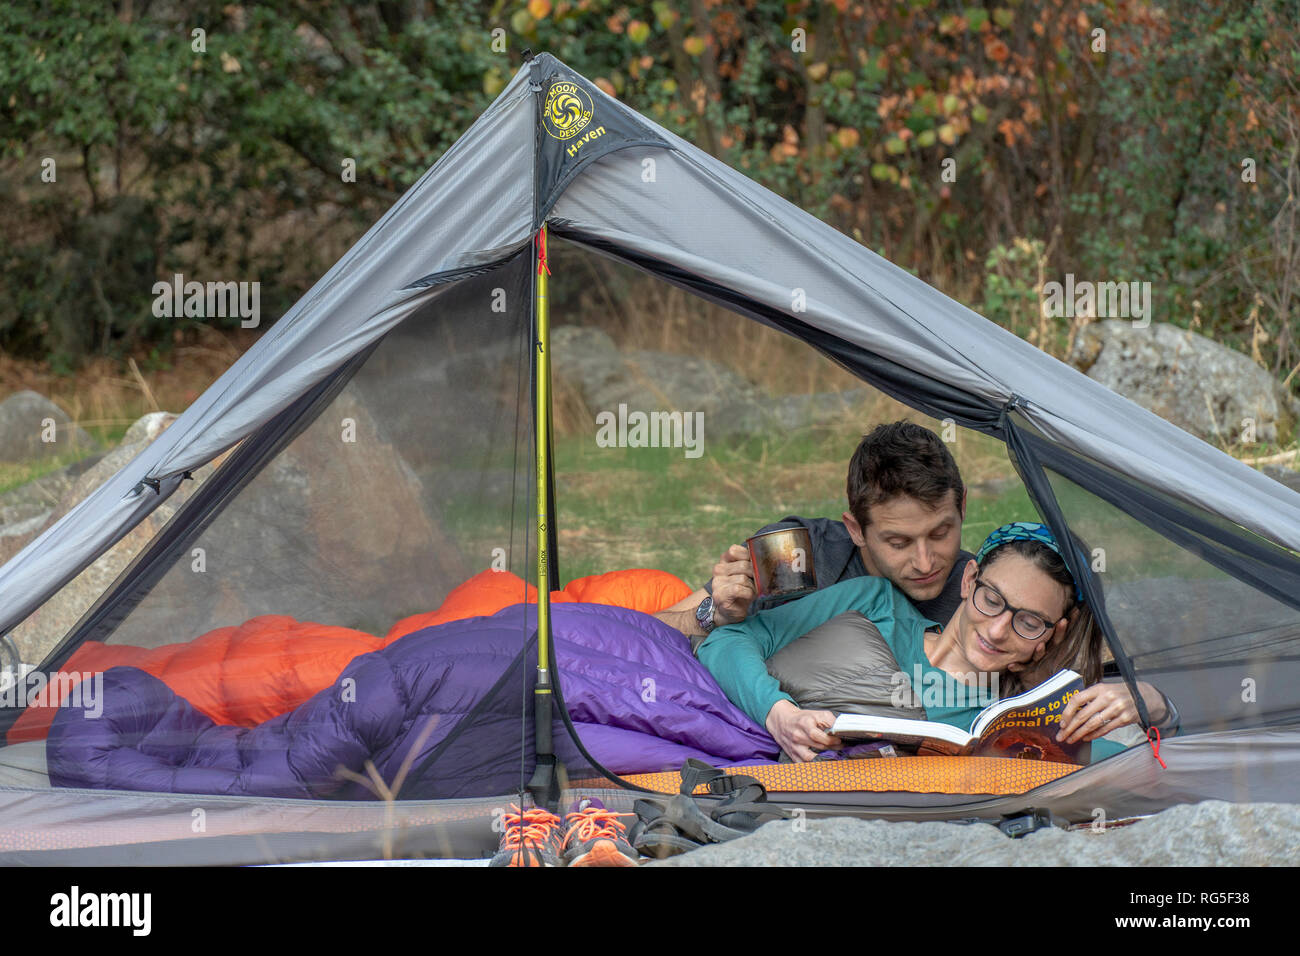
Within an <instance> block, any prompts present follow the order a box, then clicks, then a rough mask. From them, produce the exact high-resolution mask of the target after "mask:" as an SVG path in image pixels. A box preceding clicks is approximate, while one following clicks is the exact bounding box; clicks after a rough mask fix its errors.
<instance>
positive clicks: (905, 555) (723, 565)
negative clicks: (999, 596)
mask: <svg viewBox="0 0 1300 956" xmlns="http://www.w3.org/2000/svg"><path fill="white" fill-rule="evenodd" d="M847 491H848V501H849V510H848V511H846V512H844V514H843V515H842V520H841V521H834V520H832V519H830V518H800V517H797V516H792V517H788V518H785V519H784V520H782V521H780V522H778V523H776V524H771V525H767V526H766V527H764V528H762V529H761V531H760V532H759V533H760V534H761V533H762V532H763V531H773V530H776V529H778V528H788V527H792V526H794V525H802V526H803V527H805V528H807V529H808V533H809V535H810V537H811V538H812V547H813V566H814V568H815V570H816V572H817V586H818V587H819V588H825V587H829V586H830V585H832V584H836V583H838V582H840V581H844V580H848V579H849V578H855V577H860V576H862V575H866V574H871V575H876V576H878V577H884V578H888V579H889V580H890V581H892V582H893V583H894V585H895V586H896V587H898V588H899V590H901V591H902V592H903V593H904V594H906V595H907V597H908V598H909V599H910V600H911V601H912V603H913V604H914V605H915V606H916V608H917V610H918V611H920V612H921V613H922V614H923V615H925V616H926V617H928V618H930V619H931V620H944V621H946V620H947V619H948V618H949V617H950V616H951V615H952V612H953V611H955V610H956V609H957V606H958V605H959V604H960V603H961V577H962V571H963V570H964V568H965V565H966V561H970V560H974V557H975V556H974V555H972V554H970V553H968V552H965V551H962V550H961V524H962V520H963V519H964V518H965V516H966V487H965V485H964V484H963V483H962V480H961V473H960V472H959V471H958V470H957V463H956V462H955V461H953V458H952V455H951V454H950V453H949V451H948V448H947V446H946V445H944V443H943V442H942V441H940V439H939V436H937V435H936V434H934V432H932V431H930V430H929V429H927V428H923V427H921V426H920V425H914V424H912V423H911V422H894V423H892V424H889V425H880V426H878V427H877V428H876V429H875V430H874V431H872V432H871V434H869V435H867V436H866V437H864V438H863V439H862V442H861V443H860V444H859V445H858V448H857V450H856V451H855V452H854V453H853V459H852V460H851V461H850V462H849V477H848V488H847ZM959 558H960V559H961V560H960V561H959V560H958V559H959ZM754 594H755V588H754V572H753V567H752V565H751V564H750V560H749V550H748V549H747V548H746V547H745V546H744V545H743V544H733V545H732V546H731V547H730V548H728V549H727V552H726V553H725V554H723V555H722V558H721V559H720V560H719V562H718V564H717V565H715V566H714V569H713V578H712V579H711V580H710V581H708V582H706V583H705V584H704V585H703V586H702V587H701V588H700V589H699V590H697V591H695V592H694V593H693V594H691V595H689V596H688V597H686V598H684V599H682V600H681V601H679V602H678V603H677V604H674V605H673V606H672V607H670V608H666V609H665V610H663V611H660V612H659V613H658V614H657V615H656V617H658V618H659V619H660V620H662V621H664V622H665V623H668V624H671V625H673V626H674V627H676V628H677V629H678V630H679V631H681V632H682V633H683V634H686V635H688V636H695V635H703V634H707V633H709V632H710V631H712V630H713V628H714V627H716V626H718V625H720V624H734V623H736V622H737V621H743V620H744V619H745V618H746V617H747V616H748V614H749V611H750V605H751V603H752V602H753V600H754Z"/></svg>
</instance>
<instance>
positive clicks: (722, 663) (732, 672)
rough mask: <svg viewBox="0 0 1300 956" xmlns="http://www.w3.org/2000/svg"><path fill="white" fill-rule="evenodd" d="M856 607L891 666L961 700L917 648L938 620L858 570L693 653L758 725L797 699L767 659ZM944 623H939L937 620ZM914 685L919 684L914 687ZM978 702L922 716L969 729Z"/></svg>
mask: <svg viewBox="0 0 1300 956" xmlns="http://www.w3.org/2000/svg"><path fill="white" fill-rule="evenodd" d="M845 611H857V612H859V613H860V614H862V615H863V616H864V617H866V618H867V620H869V621H871V623H873V624H875V625H876V629H877V630H879V631H880V636H881V637H882V638H884V640H885V643H886V644H888V645H889V647H890V650H892V651H893V652H894V659H895V660H896V661H897V662H898V666H899V669H900V670H902V671H903V673H905V674H906V675H908V678H909V679H912V680H913V682H915V681H914V676H915V674H916V673H917V672H918V668H919V673H920V674H921V676H922V679H923V680H924V681H925V682H926V683H930V682H933V681H936V680H940V681H943V684H942V686H943V687H944V691H945V692H944V694H943V699H944V700H951V701H963V700H968V699H970V698H971V697H972V696H973V695H972V694H971V693H970V689H969V688H967V687H966V686H965V685H963V684H961V683H960V682H959V681H957V680H956V679H955V678H953V676H952V675H951V674H949V673H948V672H947V671H944V670H942V669H941V668H938V667H935V666H934V665H933V664H931V663H930V659H929V658H928V657H926V654H925V631H926V629H927V628H930V627H934V626H935V625H936V624H937V623H938V622H936V621H931V620H929V619H928V618H925V617H923V616H922V615H921V614H920V612H919V611H917V610H916V608H915V607H913V606H912V603H911V602H910V601H909V600H908V599H907V596H906V595H905V594H903V592H902V591H900V590H898V588H896V587H894V585H893V584H892V583H890V582H889V581H888V580H887V579H886V578H878V577H859V578H852V579H850V580H847V581H841V582H839V583H838V584H834V585H832V586H830V587H828V588H823V589H822V590H820V591H816V592H814V593H813V594H810V595H808V596H807V597H805V598H801V599H799V600H797V601H791V602H790V603H788V604H783V605H781V606H780V607H776V608H772V609H770V610H767V611H761V612H759V613H757V614H752V615H750V616H749V617H748V618H746V619H745V620H743V621H741V622H740V623H739V624H728V625H726V626H724V627H719V628H716V629H715V630H714V631H713V632H712V633H711V634H709V636H708V637H707V638H706V639H705V640H704V642H703V643H702V644H700V647H699V650H698V651H697V652H696V656H697V657H698V658H699V660H700V663H702V664H703V665H704V666H705V667H707V668H708V669H709V672H710V673H711V674H712V675H713V677H714V679H715V680H716V681H717V682H718V686H719V687H721V688H722V691H723V693H725V694H726V695H727V698H728V699H729V700H731V702H732V703H734V704H735V705H736V706H737V707H739V708H740V709H741V710H743V711H744V712H745V713H746V714H748V715H749V717H750V718H751V719H752V720H754V721H755V722H756V723H758V724H759V725H760V726H766V723H767V714H768V711H770V710H771V709H772V707H773V705H774V704H776V702H777V701H780V700H788V701H790V702H791V703H794V704H795V705H796V706H798V701H796V700H794V698H793V697H791V696H790V695H789V694H787V693H785V692H784V691H783V690H781V683H780V681H778V680H777V679H776V678H775V677H773V676H772V675H771V674H769V673H768V672H767V659H768V658H769V657H771V656H772V655H773V654H775V653H776V652H777V651H779V650H781V648H783V647H785V646H786V645H787V644H789V643H790V642H792V641H795V640H798V639H799V638H800V637H802V636H803V635H805V634H807V633H808V632H809V631H811V630H812V629H813V628H815V627H817V626H819V625H821V624H824V623H825V622H827V621H829V620H830V619H831V618H833V617H835V616H836V615H837V614H843V613H844V612H845ZM943 623H944V624H946V623H947V622H946V621H945V622H943ZM916 690H917V691H918V692H919V691H920V688H919V687H918V688H916ZM979 712H980V707H979V706H960V707H957V706H937V707H936V706H930V705H927V706H926V718H927V719H928V720H937V721H942V722H943V723H946V724H952V725H953V726H954V727H960V728H961V729H963V730H969V729H970V726H971V724H972V723H973V722H974V720H975V718H976V716H977V715H978V714H979ZM1123 749H1124V748H1123V747H1122V746H1121V745H1119V744H1117V743H1114V742H1113V741H1106V740H1096V741H1093V746H1092V759H1093V760H1094V761H1095V760H1099V759H1101V758H1102V757H1108V756H1110V755H1111V754H1113V753H1118V752H1119V751H1120V750H1123Z"/></svg>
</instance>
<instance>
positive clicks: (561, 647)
mask: <svg viewBox="0 0 1300 956" xmlns="http://www.w3.org/2000/svg"><path fill="white" fill-rule="evenodd" d="M535 622H536V606H535V605H523V604H518V605H513V606H511V607H507V608H504V609H502V610H501V611H499V612H497V613H496V614H494V615H492V616H491V617H476V618H468V619H466V620H461V621H452V622H449V623H447V624H440V625H438V626H436V627H429V628H425V629H423V630H419V631H414V632H412V633H411V634H408V635H406V636H404V637H402V638H400V639H399V640H397V641H394V642H393V643H392V644H390V645H388V646H387V647H385V648H383V649H382V650H379V651H374V652H372V653H369V654H363V655H361V656H359V657H357V658H355V659H354V660H353V661H352V662H351V663H350V664H349V665H348V666H347V668H346V669H345V670H344V671H343V673H342V674H340V675H339V677H338V679H337V680H336V681H335V682H334V684H333V685H332V686H330V687H327V688H325V689H324V690H322V691H321V692H320V693H318V694H316V695H315V696H314V697H312V698H311V699H310V700H307V701H306V702H304V703H303V704H302V705H300V706H299V707H297V708H296V709H294V710H292V711H290V712H289V713H286V714H281V715H280V716H278V717H275V718H273V719H271V720H268V721H266V722H265V723H263V724H260V725H258V726H256V727H232V726H227V725H221V724H215V723H213V722H212V720H211V719H209V718H208V717H206V716H204V715H203V714H202V713H200V712H199V711H197V710H195V709H194V707H192V706H191V705H190V704H189V702H188V701H186V700H185V699H184V698H181V697H178V696H177V695H176V694H175V693H173V692H172V691H171V689H170V688H168V687H167V685H166V684H164V683H163V682H162V681H160V680H158V679H157V678H155V677H153V676H151V675H149V674H146V673H145V672H144V671H141V670H138V669H137V668H134V667H115V668H111V669H110V670H108V671H106V672H105V673H104V692H103V697H102V708H103V712H102V714H101V715H100V716H98V717H95V718H91V717H90V716H89V715H88V714H87V713H86V712H84V711H83V710H82V709H81V708H79V707H76V706H64V707H62V708H60V710H59V713H58V714H57V715H56V716H55V718H54V722H53V725H52V727H51V729H50V734H49V737H48V739H47V741H46V754H47V757H48V763H49V773H50V780H51V782H52V783H53V784H54V785H55V786H62V787H90V788H99V789H112V790H146V791H162V792H171V793H217V794H239V795H258V796H268V797H300V798H309V799H320V798H335V799H345V800H364V799H373V796H374V795H373V794H372V793H371V792H370V790H369V789H367V788H366V787H364V786H362V785H360V784H358V783H356V782H354V781H351V780H348V779H347V778H346V777H344V776H342V775H340V774H339V772H338V771H339V768H340V767H342V768H347V769H348V770H351V771H353V772H357V773H364V770H363V767H364V764H365V761H366V760H367V759H370V760H372V761H373V762H374V764H375V767H376V769H377V770H378V772H379V774H380V776H381V777H383V779H384V781H385V782H387V783H390V784H391V783H392V781H393V780H394V779H395V778H396V776H397V774H398V770H399V768H400V767H401V765H402V762H403V761H404V760H405V759H407V758H408V756H411V752H412V749H413V748H416V747H418V750H417V751H416V752H415V753H414V755H413V758H412V760H411V770H410V772H409V774H408V777H407V780H406V783H405V784H404V785H403V787H402V790H401V793H400V796H401V797H402V798H405V799H415V798H430V799H433V798H446V797H464V796H488V795H496V794H501V793H508V792H511V791H516V790H518V789H520V788H521V787H522V786H523V785H524V784H525V783H526V782H527V778H528V776H529V775H530V773H531V770H532V765H533V762H534V761H533V726H532V724H533V720H532V702H531V697H532V694H531V688H532V685H533V683H534V680H535V674H536V666H537V649H536V640H535V637H534V636H533V632H534V628H535ZM551 622H552V628H551V629H552V634H553V639H554V646H553V652H554V657H555V660H556V662H557V664H558V671H559V678H560V682H561V689H562V691H563V696H564V701H565V704H566V705H567V709H568V711H569V714H570V716H571V718H572V720H573V723H574V726H575V727H576V729H577V732H578V737H579V739H580V740H581V742H582V744H583V745H584V746H585V748H586V750H587V752H588V753H590V754H591V756H592V758H594V760H595V761H596V762H598V763H600V764H602V765H603V766H604V767H606V768H608V769H609V770H612V771H614V772H616V773H641V772H651V771H658V770H665V769H673V770H675V769H678V768H679V767H680V766H681V765H682V763H683V762H684V761H685V760H686V759H687V758H689V757H697V758H699V759H702V760H705V761H708V762H710V763H713V764H715V765H724V766H725V765H728V764H743V763H768V762H771V761H772V760H773V759H774V758H775V757H776V756H777V751H778V748H777V746H776V743H775V742H774V741H773V740H772V738H771V737H770V736H769V735H768V734H767V732H766V731H765V730H764V729H763V728H762V727H759V726H758V725H757V724H755V723H754V722H753V721H752V720H750V719H749V718H748V717H747V716H746V715H745V714H744V713H743V712H741V711H740V710H739V709H738V708H737V707H735V706H734V705H733V704H732V703H731V702H730V701H728V700H727V698H726V697H725V696H724V695H723V693H722V691H721V690H720V689H719V688H718V685H717V683H716V682H715V681H714V680H713V677H712V676H711V675H710V674H709V672H708V671H707V670H706V669H705V668H704V666H703V665H701V664H700V663H699V662H698V661H697V660H695V658H694V657H693V656H692V655H691V652H690V642H689V641H688V640H687V639H686V638H684V637H683V636H682V635H681V634H679V633H678V632H677V631H676V630H674V629H673V628H671V627H669V626H668V625H666V624H664V623H662V622H661V621H659V620H657V619H656V618H654V617H651V616H650V615H648V614H642V613H640V612H639V611H632V610H628V609H625V608H618V607H610V606H607V605H603V604H557V605H554V606H553V607H552V608H551ZM435 715H436V722H435V723H434V725H433V728H432V730H431V731H430V732H428V733H427V735H425V736H424V739H423V740H421V739H420V738H421V736H422V734H425V732H426V731H427V730H428V727H429V722H430V719H431V718H432V717H434V716H435ZM553 734H554V743H555V752H556V755H557V756H558V757H559V759H560V760H562V761H563V762H564V763H565V765H566V767H567V768H568V771H569V775H570V778H573V777H575V776H582V775H584V774H592V771H591V761H589V760H587V759H586V758H584V757H583V756H582V755H581V753H580V751H579V749H578V747H577V745H576V744H575V742H574V740H573V738H572V737H571V736H570V735H569V733H568V731H567V729H566V728H565V727H564V725H563V724H562V723H561V722H560V721H559V720H556V721H555V725H554V728H553Z"/></svg>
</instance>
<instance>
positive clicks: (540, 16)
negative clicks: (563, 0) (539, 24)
mask: <svg viewBox="0 0 1300 956" xmlns="http://www.w3.org/2000/svg"><path fill="white" fill-rule="evenodd" d="M528 15H529V16H530V17H532V18H533V19H534V20H545V19H546V18H547V17H548V16H550V15H551V0H528Z"/></svg>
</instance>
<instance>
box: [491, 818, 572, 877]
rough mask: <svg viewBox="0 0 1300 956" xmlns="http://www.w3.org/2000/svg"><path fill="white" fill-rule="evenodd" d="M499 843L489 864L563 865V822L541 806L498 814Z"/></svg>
mask: <svg viewBox="0 0 1300 956" xmlns="http://www.w3.org/2000/svg"><path fill="white" fill-rule="evenodd" d="M501 822H502V824H503V825H504V830H503V831H502V833H501V847H500V849H498V850H497V855H496V856H494V857H492V862H491V863H489V864H488V866H564V860H563V859H562V858H561V852H562V850H563V846H564V823H563V821H561V820H560V818H559V817H557V816H556V815H555V814H554V813H551V812H549V811H548V810H546V809H545V808H543V807H530V808H529V809H527V810H524V811H523V812H520V810H519V808H518V807H517V806H513V805H512V806H511V807H510V812H509V813H503V814H502V815H501Z"/></svg>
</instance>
